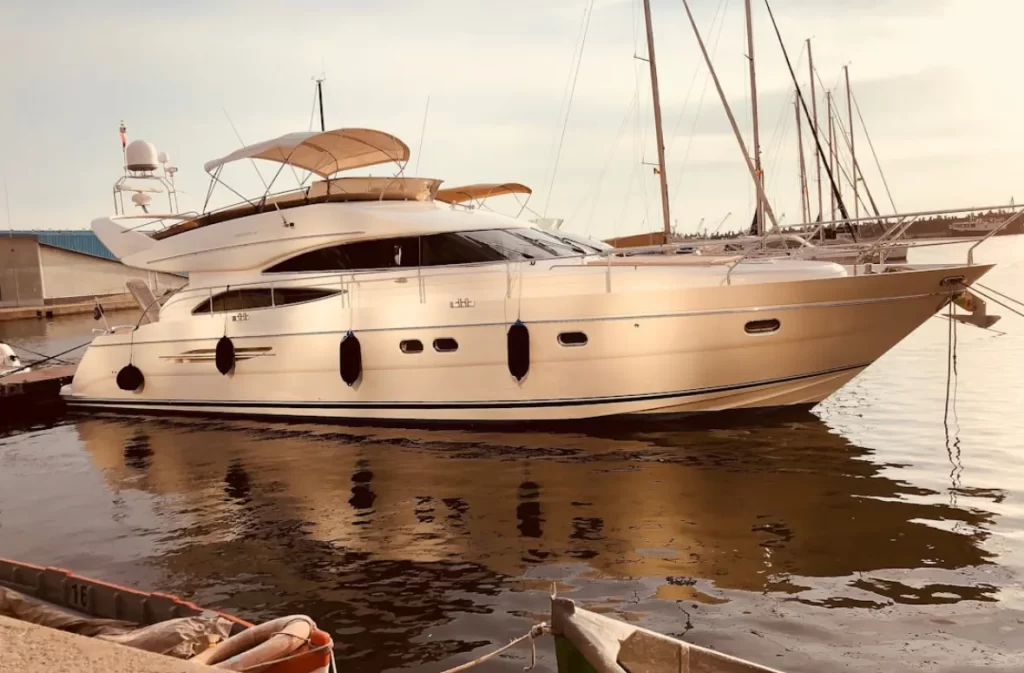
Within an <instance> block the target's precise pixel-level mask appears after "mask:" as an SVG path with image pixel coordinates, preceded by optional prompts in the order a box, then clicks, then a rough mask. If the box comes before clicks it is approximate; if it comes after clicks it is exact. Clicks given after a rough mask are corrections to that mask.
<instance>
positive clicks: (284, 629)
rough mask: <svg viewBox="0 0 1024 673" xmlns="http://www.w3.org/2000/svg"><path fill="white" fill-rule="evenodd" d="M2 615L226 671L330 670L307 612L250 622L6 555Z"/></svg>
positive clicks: (322, 639)
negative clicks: (257, 622)
mask: <svg viewBox="0 0 1024 673" xmlns="http://www.w3.org/2000/svg"><path fill="white" fill-rule="evenodd" d="M0 616H3V617H10V618H13V619H17V620H20V621H23V622H28V623H31V624H36V625H39V626H44V627H48V628H52V629H57V630H60V631H65V632H69V633H75V634H78V635H82V636H88V637H92V638H96V639H99V640H104V641H107V642H110V643H115V644H118V645H122V646H125V647H131V648H136V649H141V650H146V651H149V652H154V653H156V654H162V655H165V656H168V657H173V658H175V659H182V660H188V661H191V662H194V663H200V664H205V665H207V666H211V667H213V668H219V669H223V670H227V671H250V672H259V673H331V671H333V670H334V661H333V657H332V656H331V651H332V648H333V647H334V643H333V642H332V640H331V637H330V635H328V634H327V633H326V632H324V631H321V630H320V629H318V628H317V626H316V624H315V623H314V622H313V620H312V619H310V618H309V617H306V616H304V615H292V616H289V617H282V618H280V619H274V620H272V621H269V622H266V623H263V624H259V625H254V624H250V623H249V622H246V621H244V620H241V619H239V618H237V617H234V616H232V615H227V614H224V613H221V612H216V611H214V610H207V609H204V608H201V607H199V606H197V605H195V604H193V603H189V602H187V601H183V600H181V599H179V598H175V597H174V596H168V595H166V594H159V593H144V592H141V591H136V590H134V589H129V588H127V587H122V586H118V585H116V584H108V583H106V582H100V581H97V580H91V579H88V578H86V577H82V576H80V575H75V574H73V573H71V572H69V571H67V570H62V569H60V568H43V567H40V566H35V565H31V564H28V563H19V562H17V561H10V560H7V559H3V558H0Z"/></svg>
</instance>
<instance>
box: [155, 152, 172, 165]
mask: <svg viewBox="0 0 1024 673" xmlns="http://www.w3.org/2000/svg"><path fill="white" fill-rule="evenodd" d="M156 159H157V161H159V162H160V163H162V164H166V163H167V162H168V161H170V160H171V158H170V157H169V156H167V152H161V153H160V154H158V155H156Z"/></svg>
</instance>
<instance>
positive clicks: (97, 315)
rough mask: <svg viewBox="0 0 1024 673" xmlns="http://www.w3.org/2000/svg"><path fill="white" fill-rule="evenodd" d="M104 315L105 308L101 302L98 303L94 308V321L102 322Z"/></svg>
mask: <svg viewBox="0 0 1024 673" xmlns="http://www.w3.org/2000/svg"><path fill="white" fill-rule="evenodd" d="M103 315H104V313H103V306H102V305H100V304H99V302H97V303H96V305H95V306H93V307H92V319H93V320H100V319H101V318H103Z"/></svg>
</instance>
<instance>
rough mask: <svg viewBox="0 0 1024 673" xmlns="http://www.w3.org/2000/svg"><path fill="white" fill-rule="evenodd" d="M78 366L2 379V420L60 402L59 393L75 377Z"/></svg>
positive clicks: (0, 402)
mask: <svg viewBox="0 0 1024 673" xmlns="http://www.w3.org/2000/svg"><path fill="white" fill-rule="evenodd" d="M76 367H77V366H76V365H60V366H56V367H45V368H43V369H39V370H36V371H27V372H22V373H20V374H11V375H9V376H4V377H2V378H0V418H9V417H10V414H12V413H14V412H17V411H18V410H27V409H38V408H39V407H41V406H45V405H50V404H56V403H59V402H60V389H61V386H64V385H66V384H68V383H71V379H72V378H74V376H75V369H76Z"/></svg>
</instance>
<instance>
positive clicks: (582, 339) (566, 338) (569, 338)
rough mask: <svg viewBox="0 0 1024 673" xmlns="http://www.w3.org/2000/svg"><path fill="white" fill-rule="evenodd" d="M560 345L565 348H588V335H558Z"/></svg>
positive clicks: (564, 333)
mask: <svg viewBox="0 0 1024 673" xmlns="http://www.w3.org/2000/svg"><path fill="white" fill-rule="evenodd" d="M558 343H560V344H562V345H563V346H586V345H587V335H586V334H584V333H583V332H562V333H561V334H559V335H558Z"/></svg>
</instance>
